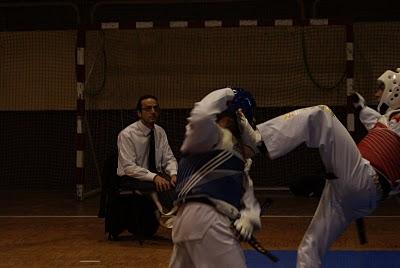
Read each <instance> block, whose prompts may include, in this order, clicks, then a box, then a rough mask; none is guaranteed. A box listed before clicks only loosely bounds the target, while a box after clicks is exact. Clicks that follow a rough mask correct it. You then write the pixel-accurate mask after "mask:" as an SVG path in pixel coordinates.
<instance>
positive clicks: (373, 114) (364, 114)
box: [360, 106, 382, 130]
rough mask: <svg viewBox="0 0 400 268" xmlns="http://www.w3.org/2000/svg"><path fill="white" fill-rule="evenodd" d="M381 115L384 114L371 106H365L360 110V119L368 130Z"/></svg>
mask: <svg viewBox="0 0 400 268" xmlns="http://www.w3.org/2000/svg"><path fill="white" fill-rule="evenodd" d="M380 117H382V115H381V114H380V113H378V112H377V111H375V110H374V109H372V108H371V107H368V106H365V107H364V108H362V109H361V110H360V121H361V123H362V124H363V125H364V126H365V128H366V129H367V130H370V129H372V128H374V126H375V125H376V123H377V122H378V120H379V118H380Z"/></svg>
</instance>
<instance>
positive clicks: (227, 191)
mask: <svg viewBox="0 0 400 268" xmlns="http://www.w3.org/2000/svg"><path fill="white" fill-rule="evenodd" d="M243 170H244V161H243V160H242V159H241V158H239V157H238V156H236V155H235V154H233V153H232V152H230V151H226V150H215V151H211V152H206V153H199V154H190V155H186V156H183V157H182V158H181V160H180V161H179V166H178V176H177V186H176V191H177V195H178V198H177V202H185V200H189V199H190V198H209V197H211V198H214V199H219V200H223V201H225V202H228V203H229V204H231V205H233V206H235V207H236V208H238V209H239V208H240V200H241V198H242V196H243V193H244V188H243V177H244V174H243Z"/></svg>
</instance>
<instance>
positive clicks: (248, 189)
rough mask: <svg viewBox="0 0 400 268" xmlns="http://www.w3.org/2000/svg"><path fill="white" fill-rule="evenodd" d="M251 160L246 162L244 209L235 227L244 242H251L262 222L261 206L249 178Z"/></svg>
mask: <svg viewBox="0 0 400 268" xmlns="http://www.w3.org/2000/svg"><path fill="white" fill-rule="evenodd" d="M251 163H252V161H251V159H250V158H249V159H247V160H246V167H245V172H244V173H245V175H244V176H245V177H244V185H243V186H244V189H245V193H244V195H243V197H242V205H243V208H242V209H241V210H240V218H238V219H237V220H236V221H235V222H234V226H235V228H236V230H237V231H238V233H239V234H240V235H241V237H242V238H243V239H244V240H249V239H250V237H251V235H252V234H253V232H254V231H255V230H258V229H260V228H261V220H260V212H261V208H260V204H259V203H258V201H257V199H256V198H255V196H254V187H253V181H252V180H251V178H250V176H249V173H248V172H249V169H250V166H251Z"/></svg>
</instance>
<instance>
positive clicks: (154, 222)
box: [98, 152, 159, 240]
mask: <svg viewBox="0 0 400 268" xmlns="http://www.w3.org/2000/svg"><path fill="white" fill-rule="evenodd" d="M117 165H118V154H117V153H116V152H115V153H113V154H111V155H110V157H109V158H108V159H106V161H105V163H104V168H103V173H102V192H101V198H100V208H99V213H98V217H99V218H104V219H105V232H106V233H108V239H110V240H117V239H118V236H119V235H120V234H121V233H122V232H123V231H126V230H127V231H128V232H130V233H131V234H133V235H134V236H135V237H136V238H138V239H139V240H143V239H145V238H148V237H151V236H153V235H154V234H155V233H156V232H157V230H158V227H159V221H158V218H157V214H156V211H157V208H156V206H155V204H154V202H153V201H152V200H151V199H150V198H149V197H147V196H145V195H141V194H138V193H136V192H135V189H131V188H126V187H125V188H121V185H120V183H121V178H120V177H119V176H118V175H117V174H116V170H117Z"/></svg>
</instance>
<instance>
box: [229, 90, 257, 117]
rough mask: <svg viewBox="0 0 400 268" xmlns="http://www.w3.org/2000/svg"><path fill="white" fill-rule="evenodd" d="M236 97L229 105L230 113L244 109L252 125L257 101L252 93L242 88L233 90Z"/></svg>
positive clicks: (243, 111)
mask: <svg viewBox="0 0 400 268" xmlns="http://www.w3.org/2000/svg"><path fill="white" fill-rule="evenodd" d="M232 90H233V92H234V93H235V96H234V97H233V100H232V101H231V102H230V103H229V107H228V111H229V112H232V113H235V112H236V111H237V110H238V109H242V113H243V114H244V116H245V117H246V118H247V121H249V123H250V124H251V123H252V122H253V119H254V109H255V108H256V101H255V100H254V98H253V96H252V95H251V94H250V92H248V91H246V90H244V89H242V88H232Z"/></svg>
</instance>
